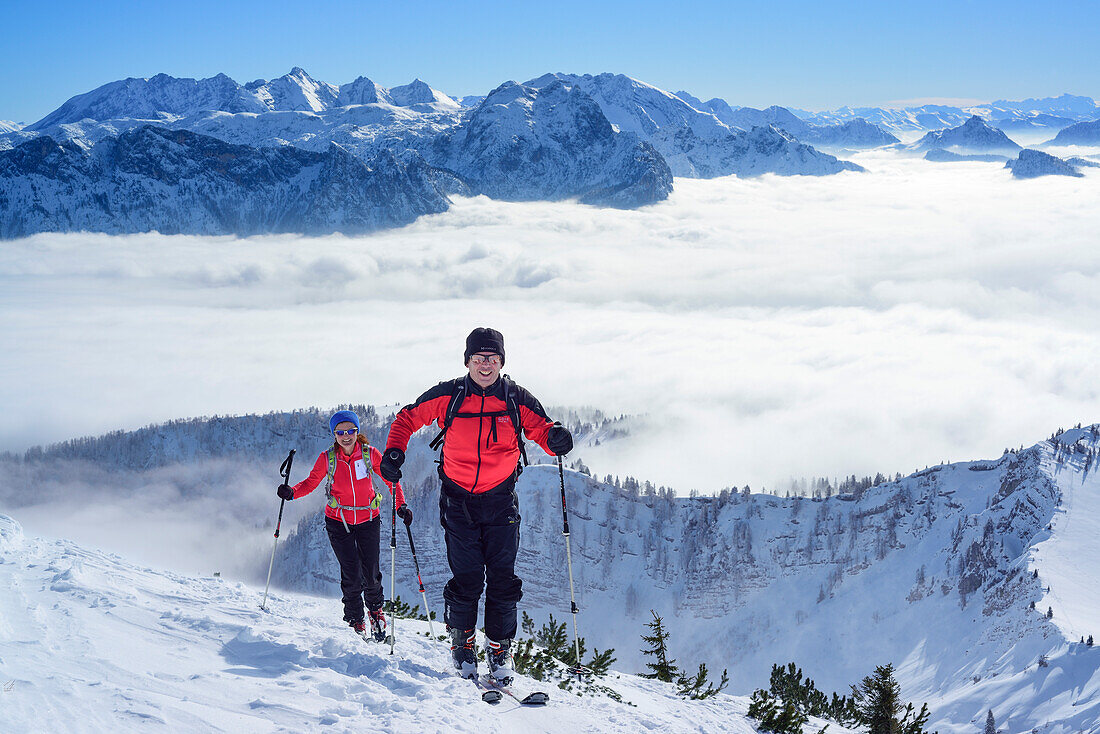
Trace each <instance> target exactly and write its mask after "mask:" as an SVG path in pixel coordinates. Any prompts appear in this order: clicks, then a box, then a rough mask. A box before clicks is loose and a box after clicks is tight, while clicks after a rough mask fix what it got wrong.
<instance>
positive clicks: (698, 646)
mask: <svg viewBox="0 0 1100 734" xmlns="http://www.w3.org/2000/svg"><path fill="white" fill-rule="evenodd" d="M1077 445H1078V446H1080V448H1079V449H1074V451H1075V452H1077V453H1074V454H1072V455H1070V456H1068V457H1067V456H1066V452H1065V451H1064V450H1063V449H1060V448H1056V447H1054V446H1052V445H1051V444H1050V443H1048V442H1045V443H1043V444H1039V445H1037V446H1035V447H1032V448H1031V449H1028V450H1027V451H1024V452H1021V453H1020V454H1006V455H1005V456H1004V457H1002V458H1001V459H1000V460H998V461H987V462H967V463H962V464H953V465H944V466H938V467H933V468H932V469H929V470H926V471H922V472H918V473H917V474H914V475H912V476H910V477H907V478H903V479H901V480H898V481H896V482H888V483H884V484H882V485H880V486H878V487H874V488H870V489H868V490H866V491H865V492H863V493H862V496H855V495H845V496H840V497H833V498H831V499H822V500H821V501H815V500H813V499H807V498H798V499H787V500H782V499H779V498H776V497H771V496H767V495H763V496H762V495H747V496H736V495H735V494H729V495H726V496H724V497H719V498H716V499H706V498H696V499H688V500H675V499H673V498H672V497H671V496H669V495H667V494H665V493H664V492H660V493H657V492H655V493H654V494H652V495H650V496H647V493H646V492H642V493H640V494H639V492H638V490H639V487H638V486H637V485H632V486H629V487H626V486H624V487H622V488H616V487H614V486H608V485H607V484H605V483H601V482H597V481H594V480H592V479H590V478H587V477H584V476H582V475H578V474H576V473H574V472H570V473H569V476H568V477H567V487H568V490H569V492H568V501H569V506H570V509H571V514H572V518H573V519H572V521H571V528H570V529H571V531H572V542H573V559H574V561H573V562H574V574H575V576H576V581H577V585H578V603H579V604H580V605H581V608H582V610H584V611H583V613H582V629H583V634H585V635H587V636H589V637H590V639H597V640H600V641H601V642H602V644H606V645H611V646H614V647H615V648H616V650H617V654H618V655H619V659H620V661H621V663H622V664H623V665H624V666H625V667H626V669H631V666H633V667H634V669H638V668H640V667H641V664H642V660H641V659H640V656H639V655H638V654H637V653H636V652H635V650H636V649H637V642H636V640H637V637H636V636H637V635H638V634H639V632H640V631H641V629H642V624H643V623H644V622H645V620H646V619H647V616H648V610H649V609H656V610H657V611H658V612H659V613H661V614H663V615H665V617H666V620H667V621H668V623H669V627H670V629H671V630H673V632H674V634H673V643H672V644H673V653H674V654H675V655H676V656H678V657H679V658H681V659H687V660H695V659H699V660H705V661H706V662H707V663H708V666H709V667H710V668H711V669H712V670H714V669H721V668H722V667H729V668H730V677H731V690H733V691H735V692H737V693H745V694H747V693H748V692H750V691H751V690H752V689H753V688H754V687H758V686H760V685H762V681H764V680H766V679H767V674H768V670H769V668H770V665H771V664H772V663H775V662H784V661H789V660H794V661H797V662H799V664H801V665H802V666H803V667H804V668H805V669H806V670H807V673H808V674H809V675H811V677H813V678H814V679H815V680H816V681H817V682H818V683H819V685H821V686H822V687H823V688H824V689H825V690H837V691H844V690H846V685H847V684H848V683H851V682H853V681H855V680H858V679H859V678H860V677H861V676H862V675H865V674H866V673H867V670H866V668H867V666H869V665H871V664H874V663H881V662H887V661H891V662H894V663H895V664H896V665H898V666H899V671H898V674H899V680H900V681H901V683H902V686H903V688H904V689H905V691H906V696H907V697H909V698H911V699H914V700H927V701H928V702H929V704H930V706H931V708H932V710H933V722H932V726H933V727H934V728H937V729H939V730H940V731H941V732H948V731H950V732H959V733H960V734H961V733H962V732H968V731H970V728H969V727H970V726H971V724H970V723H969V722H970V721H971V720H974V721H977V720H978V717H984V713H985V710H986V707H987V706H988V707H991V708H993V710H994V712H995V713H996V714H997V715H998V720H999V721H1007V722H1008V724H1009V726H1010V727H1011V730H1013V731H1016V730H1025V729H1030V728H1032V727H1035V726H1039V725H1040V724H1044V723H1048V724H1049V725H1048V726H1046V727H1045V728H1042V729H1041V731H1044V732H1051V733H1053V732H1060V733H1062V734H1069V732H1079V731H1085V730H1087V729H1088V727H1091V726H1097V727H1100V695H1082V696H1079V695H1077V694H1076V693H1075V691H1077V690H1079V689H1081V688H1082V687H1083V689H1084V690H1094V689H1096V687H1097V686H1100V676H1098V675H1097V673H1098V672H1100V648H1097V649H1096V650H1093V649H1088V650H1086V649H1085V648H1084V647H1083V646H1081V647H1079V646H1078V645H1077V644H1076V639H1077V637H1076V636H1074V637H1072V638H1070V639H1067V638H1066V636H1064V634H1063V633H1061V632H1060V631H1059V628H1058V627H1057V626H1056V625H1054V624H1052V623H1051V621H1050V620H1047V619H1046V618H1045V616H1044V615H1043V614H1041V613H1040V612H1039V611H1038V610H1036V609H1029V603H1030V602H1031V601H1035V602H1036V604H1037V605H1038V606H1039V607H1040V608H1041V609H1045V608H1046V606H1045V605H1046V603H1047V602H1046V601H1045V598H1044V591H1043V589H1044V588H1045V587H1044V584H1047V583H1048V582H1047V581H1044V580H1043V578H1044V576H1043V574H1044V573H1045V571H1044V570H1043V568H1042V567H1041V566H1032V565H1031V564H1030V563H1029V560H1028V559H1029V557H1030V554H1031V553H1032V552H1033V549H1034V548H1036V547H1038V546H1039V544H1041V543H1042V542H1043V541H1044V539H1046V538H1047V537H1050V534H1049V531H1048V530H1047V526H1048V525H1049V524H1050V523H1051V522H1052V520H1053V519H1054V518H1055V516H1056V514H1057V513H1058V511H1059V510H1058V508H1059V506H1060V502H1061V497H1062V491H1063V490H1062V488H1061V487H1062V483H1063V482H1070V483H1073V484H1075V485H1077V486H1083V487H1084V489H1080V490H1078V492H1095V491H1097V490H1100V481H1098V480H1097V479H1096V477H1095V475H1094V474H1093V473H1092V472H1091V467H1092V464H1091V462H1092V461H1093V460H1091V459H1088V456H1089V455H1092V456H1095V455H1096V453H1097V450H1098V449H1100V442H1098V440H1097V433H1096V432H1091V433H1088V435H1087V437H1086V438H1085V439H1084V440H1082V442H1080V443H1079V444H1077ZM581 455H582V456H583V450H582V451H581ZM1086 464H1088V466H1089V467H1090V468H1089V470H1087V471H1086V469H1085V467H1086ZM409 466H410V472H409V473H408V474H407V476H408V481H407V483H406V487H407V488H408V496H409V497H410V500H409V501H410V505H411V506H412V507H413V509H414V512H416V513H417V514H418V516H423V514H424V513H426V514H427V516H428V517H432V516H433V515H434V509H433V508H434V504H435V503H436V501H437V497H438V490H437V488H436V486H435V484H436V483H435V481H434V479H433V478H432V477H431V467H432V465H431V463H430V457H428V456H424V455H421V456H419V458H418V460H411V461H410V464H409ZM519 494H520V507H521V512H522V513H523V517H524V530H523V541H522V543H523V545H522V549H521V557H520V561H519V568H520V571H519V573H520V575H521V576H522V577H523V578H524V579H525V580H526V583H525V587H524V588H525V597H524V601H523V602H522V604H523V607H524V608H525V609H526V610H528V611H529V613H531V614H532V615H533V616H535V617H536V619H537V618H540V613H541V617H542V618H545V615H546V614H548V613H555V614H556V615H557V616H559V617H561V616H562V612H563V601H562V598H561V594H562V593H563V592H562V589H564V588H567V580H566V578H565V576H564V570H563V567H564V562H565V559H564V548H563V547H562V541H561V538H560V516H559V514H558V513H559V511H560V506H559V504H558V502H557V500H556V497H557V473H556V471H554V469H553V467H549V466H539V467H529V468H528V469H527V471H526V472H525V473H524V475H523V477H522V478H521V480H520V485H519ZM1088 512H1090V513H1091V510H1089V511H1088ZM1092 522H1094V520H1092V519H1089V520H1086V521H1083V522H1082V524H1083V525H1086V526H1088V525H1091V523H1092ZM421 543H422V544H423V548H424V550H421V551H420V553H421V554H423V556H424V557H425V558H429V559H430V561H429V562H428V563H427V564H425V565H426V567H427V568H428V569H429V570H428V571H426V576H425V583H427V584H430V586H431V587H432V588H435V589H439V588H440V587H441V585H442V583H443V582H445V581H446V578H447V572H446V567H445V560H444V559H445V555H444V551H443V548H442V543H441V539H440V538H438V537H435V536H434V535H433V534H431V533H428V534H427V535H426V536H425V537H424V540H423V541H418V550H419V548H420V544H421ZM1082 550H1085V549H1082ZM287 551H288V555H291V556H293V557H295V558H296V559H297V561H296V562H295V563H292V564H288V567H290V568H293V569H294V570H293V571H291V572H289V573H286V574H284V575H283V576H281V581H282V582H283V583H285V584H292V585H295V586H298V585H301V586H302V587H305V588H310V589H312V590H316V591H318V592H321V591H322V590H323V589H324V587H325V586H328V588H329V589H330V590H331V589H332V588H333V585H334V582H335V580H334V578H333V576H332V573H333V570H332V564H331V562H328V561H327V560H326V559H325V555H326V553H328V551H327V540H326V539H325V538H324V537H323V532H322V530H321V528H320V526H319V524H318V523H316V522H315V521H314V520H312V519H308V518H307V519H305V520H303V521H302V523H301V524H300V525H299V527H298V529H297V532H296V534H295V536H294V537H293V538H292V539H291V540H290V541H288V546H287ZM1086 552H1089V553H1090V554H1091V555H1093V556H1094V557H1095V554H1094V552H1093V551H1086ZM1036 568H1038V571H1039V574H1040V575H1039V577H1038V578H1033V577H1032V573H1031V572H1032V571H1033V570H1035V569H1036ZM303 571H304V572H305V573H302V572H303ZM1059 573H1060V574H1064V575H1066V576H1068V577H1069V579H1076V578H1079V577H1076V576H1073V573H1074V572H1073V571H1072V570H1071V569H1069V568H1066V569H1063V570H1062V571H1060V572H1059ZM311 576H312V578H310V577H311ZM429 577H430V579H431V580H430V581H429ZM1069 579H1067V580H1065V581H1062V582H1061V583H1060V584H1059V585H1058V586H1059V587H1060V588H1062V589H1063V592H1062V593H1065V591H1064V590H1065V589H1066V588H1067V586H1069V587H1070V588H1071V589H1072V588H1073V587H1075V586H1076V585H1078V584H1082V583H1083V584H1084V585H1085V586H1090V588H1091V579H1084V578H1082V579H1081V580H1080V581H1071V580H1069ZM410 592H411V589H410ZM410 592H403V593H406V594H407V593H410ZM330 593H331V591H330ZM437 596H438V593H437ZM436 601H438V599H437V600H436ZM1078 606H1079V607H1080V608H1079V609H1078V610H1077V613H1076V614H1075V615H1074V621H1075V624H1076V626H1075V627H1074V628H1073V630H1074V633H1075V634H1091V633H1092V630H1094V629H1096V628H1097V627H1100V616H1098V615H1095V614H1093V613H1092V612H1091V611H1088V607H1087V605H1086V604H1079V605H1078ZM1054 614H1055V618H1057V617H1058V615H1059V614H1060V612H1059V611H1058V610H1055V612H1054ZM1093 625H1096V627H1094V626H1093ZM1085 627H1089V628H1090V631H1088V632H1085V631H1084V629H1085ZM1041 656H1045V657H1046V659H1047V660H1049V666H1048V667H1046V668H1037V667H1036V665H1037V661H1038V660H1039V659H1040V657H1041ZM1059 670H1060V671H1063V674H1062V675H1056V671H1059ZM1044 681H1045V683H1044ZM1044 685H1045V686H1046V688H1045V689H1044V691H1043V692H1042V693H1040V694H1036V693H1035V687H1036V686H1038V687H1040V688H1042V687H1043V686H1044ZM1051 698H1053V699H1055V700H1056V701H1057V703H1055V704H1051V703H1050V702H1049V701H1048V699H1051ZM1078 727H1081V728H1078Z"/></svg>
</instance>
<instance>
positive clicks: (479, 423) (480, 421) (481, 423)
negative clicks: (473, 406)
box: [470, 393, 485, 494]
mask: <svg viewBox="0 0 1100 734" xmlns="http://www.w3.org/2000/svg"><path fill="white" fill-rule="evenodd" d="M480 412H482V413H484V412H485V395H484V393H483V394H482V396H481V411H480ZM484 425H485V418H478V419H477V471H476V472H474V484H473V486H472V487H470V494H473V493H474V490H475V489H477V480H478V479H479V478H480V477H481V429H482V427H483V426H484Z"/></svg>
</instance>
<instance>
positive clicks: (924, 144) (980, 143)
mask: <svg viewBox="0 0 1100 734" xmlns="http://www.w3.org/2000/svg"><path fill="white" fill-rule="evenodd" d="M912 147H913V149H914V150H932V149H934V148H942V149H943V150H947V151H949V152H952V153H1015V152H1016V151H1018V150H1020V146H1019V145H1017V144H1016V143H1015V142H1013V141H1012V140H1011V139H1010V138H1009V137H1008V136H1007V135H1005V134H1004V131H1002V130H998V129H997V128H995V127H992V126H990V125H989V123H987V122H986V121H985V120H983V119H982V118H980V117H978V116H977V115H971V117H970V119H969V120H967V121H966V122H964V123H963V124H962V125H959V126H958V127H953V128H948V129H947V130H939V131H936V132H930V133H928V134H927V135H925V136H924V137H923V138H921V139H920V140H918V141H917V142H916V143H914V144H913V146H912Z"/></svg>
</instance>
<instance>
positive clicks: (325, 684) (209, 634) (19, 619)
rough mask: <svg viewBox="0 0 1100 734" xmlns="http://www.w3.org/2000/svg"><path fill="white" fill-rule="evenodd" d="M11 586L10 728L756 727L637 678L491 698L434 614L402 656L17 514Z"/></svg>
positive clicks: (328, 610)
mask: <svg viewBox="0 0 1100 734" xmlns="http://www.w3.org/2000/svg"><path fill="white" fill-rule="evenodd" d="M0 586H2V587H3V588H4V589H5V593H4V594H3V595H2V596H0V666H2V676H0V677H2V678H3V681H0V682H2V683H4V684H5V685H6V686H7V687H9V688H10V690H7V688H6V689H5V692H4V693H3V694H0V695H2V696H3V705H0V731H4V732H21V733H22V734H33V733H35V732H56V731H59V730H64V731H67V732H74V733H76V732H96V733H98V732H103V731H110V730H115V731H131V730H135V729H138V728H149V727H152V728H155V729H157V730H159V731H173V732H174V731H179V732H194V731H203V732H207V731H230V732H240V731H248V732H268V731H312V730H316V728H317V727H318V725H320V726H322V727H326V729H325V730H327V731H375V732H395V733H402V732H410V733H411V732H448V733H449V732H476V733H478V734H481V733H483V732H485V731H508V732H561V731H569V732H624V733H626V732H629V733H631V734H632V733H633V732H637V731H640V730H641V731H660V732H717V731H722V732H731V733H734V734H751V732H754V731H755V729H754V728H753V726H752V725H751V722H750V721H749V720H747V719H746V718H745V716H744V714H745V712H746V710H747V708H748V703H747V701H746V700H745V699H743V698H733V697H731V696H728V695H725V694H719V695H718V696H717V697H715V698H714V699H711V700H708V701H703V702H697V701H694V702H693V701H684V700H681V699H679V698H677V697H676V696H675V695H670V687H669V686H666V685H665V684H661V683H656V682H651V681H646V680H642V679H639V678H636V677H634V676H630V675H614V674H613V675H610V676H608V678H607V680H606V681H605V682H606V684H607V685H608V686H610V687H612V688H613V689H615V690H617V691H619V692H620V693H621V695H622V696H623V698H624V699H625V701H627V702H629V703H626V702H624V703H617V702H615V701H613V700H610V699H607V698H582V697H580V696H577V695H574V694H572V693H569V692H566V691H563V690H560V689H557V688H550V689H549V693H550V697H551V700H550V703H549V704H548V705H547V706H545V707H542V708H534V707H532V708H523V707H519V706H517V705H516V704H514V703H513V702H512V701H511V700H510V699H505V700H504V701H503V702H502V703H500V704H498V705H496V706H489V705H487V704H485V703H483V702H482V701H481V700H480V697H479V694H478V691H477V690H476V689H475V687H474V686H473V685H472V684H470V683H468V682H466V681H463V680H460V679H459V678H457V677H455V676H453V675H452V674H450V673H449V672H448V671H447V666H448V665H449V657H450V655H449V652H448V650H447V647H446V644H445V643H443V642H440V641H435V640H431V639H429V638H428V636H427V624H426V623H424V622H418V621H408V620H398V622H397V628H396V629H397V643H396V654H395V655H393V656H390V655H389V647H388V646H386V645H377V644H374V643H366V642H364V641H363V640H361V639H360V638H359V637H357V636H355V635H353V634H352V633H351V631H350V630H348V629H347V627H345V626H344V625H343V622H342V621H341V619H340V614H341V612H340V609H339V607H340V605H339V602H337V601H335V600H332V599H320V598H315V597H309V596H304V595H299V594H292V593H284V592H276V593H273V594H271V595H270V597H269V599H268V602H267V608H268V611H266V612H264V611H261V610H260V609H259V604H260V600H261V597H262V590H261V589H258V588H253V587H248V586H243V585H241V584H239V583H231V582H227V581H225V580H223V579H220V578H212V577H211V578H201V577H191V576H181V575H178V574H174V573H168V572H164V571H157V570H154V569H151V568H143V567H140V566H135V565H133V564H130V563H128V562H126V561H125V560H124V559H122V558H120V557H118V556H116V555H112V554H107V553H103V552H100V551H96V550H92V549H88V548H83V547H80V546H78V545H75V544H74V543H71V542H69V541H66V540H50V539H46V538H36V537H25V536H24V534H23V531H22V528H21V527H20V525H19V523H18V522H16V521H15V520H14V519H12V518H11V517H9V516H6V515H0ZM438 632H439V628H438V627H437V633H438ZM517 686H519V687H523V688H526V689H534V688H535V687H539V688H542V687H543V686H542V684H539V683H537V682H535V681H531V680H528V679H524V678H520V679H519V681H518V682H517ZM834 728H835V727H834Z"/></svg>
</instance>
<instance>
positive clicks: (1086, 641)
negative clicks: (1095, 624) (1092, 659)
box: [1085, 635, 1092, 647]
mask: <svg viewBox="0 0 1100 734" xmlns="http://www.w3.org/2000/svg"><path fill="white" fill-rule="evenodd" d="M1085 644H1086V645H1088V646H1089V647H1092V635H1089V638H1088V639H1087V640H1085Z"/></svg>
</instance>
